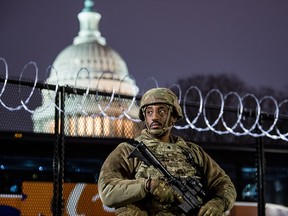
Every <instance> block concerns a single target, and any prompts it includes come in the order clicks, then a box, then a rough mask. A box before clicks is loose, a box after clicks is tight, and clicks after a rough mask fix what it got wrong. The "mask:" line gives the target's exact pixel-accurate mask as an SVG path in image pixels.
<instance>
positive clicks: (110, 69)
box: [32, 0, 141, 138]
mask: <svg viewBox="0 0 288 216" xmlns="http://www.w3.org/2000/svg"><path fill="white" fill-rule="evenodd" d="M93 6H94V3H93V1H91V0H85V1H84V9H83V10H82V11H81V12H80V13H79V14H78V19H79V23H80V31H79V33H78V36H77V37H75V38H74V40H73V44H71V45H69V46H68V47H66V48H65V49H63V50H62V51H61V52H60V53H59V54H58V55H57V57H56V58H55V61H54V62H53V65H52V67H51V68H50V75H49V77H48V79H47V83H48V84H53V85H55V87H56V88H58V89H59V87H60V86H63V87H65V91H66V92H65V94H64V95H65V96H64V97H65V98H64V100H63V101H64V103H65V104H64V106H63V107H64V108H63V109H65V110H64V111H63V110H61V109H62V108H60V106H61V100H60V105H57V103H55V101H56V98H57V96H56V94H55V91H51V90H42V95H43V102H42V106H40V107H38V108H37V109H36V111H35V112H34V113H33V116H32V119H33V122H34V131H35V132H44V133H45V132H49V133H54V132H55V130H56V129H55V128H56V123H55V122H57V121H55V120H56V118H57V116H56V115H55V108H56V109H57V110H58V111H59V113H58V114H59V115H60V114H61V113H64V115H65V118H64V125H65V126H64V128H65V135H68V136H89V137H110V138H113V137H115V138H132V137H134V136H135V135H136V134H137V133H139V130H140V129H141V126H139V121H138V120H139V119H138V110H139V107H138V105H137V104H136V102H135V96H136V95H137V94H138V91H139V90H138V87H137V86H136V84H135V80H134V79H132V78H131V77H130V75H129V72H128V69H127V65H126V63H125V61H124V60H123V59H122V57H121V56H120V55H119V53H117V52H116V51H115V50H113V49H112V48H111V47H109V46H108V45H107V43H106V40H105V38H104V37H102V36H101V33H100V31H99V29H98V27H99V21H100V18H101V15H100V14H99V13H97V12H96V11H94V10H93ZM69 87H70V92H69V90H68V89H69ZM71 88H72V89H73V90H74V89H84V91H86V93H84V94H83V93H82V94H78V92H74V91H72V92H71ZM93 92H94V93H93ZM95 92H96V93H95ZM99 92H100V93H99ZM98 93H99V94H98ZM101 93H102V95H101ZM103 93H104V94H103ZM107 95H108V96H107ZM116 95H117V96H116ZM119 95H124V96H125V97H123V98H121V96H119ZM132 96H133V99H132ZM129 97H130V99H129ZM54 100H55V101H54ZM62 111H63V112H62ZM132 120H133V121H132Z"/></svg>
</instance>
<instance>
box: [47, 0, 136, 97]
mask: <svg viewBox="0 0 288 216" xmlns="http://www.w3.org/2000/svg"><path fill="white" fill-rule="evenodd" d="M92 6H93V2H91V1H85V7H84V9H83V10H82V12H81V13H79V14H78V19H79V22H80V31H79V34H78V36H77V37H76V38H74V41H73V44H72V45H70V46H68V47H66V48H65V49H64V50H63V51H62V52H60V53H59V55H58V56H57V57H56V59H55V61H54V63H53V69H52V70H51V74H50V77H49V78H48V82H49V83H58V84H59V85H72V86H75V85H77V87H83V86H84V87H85V88H87V84H88V83H90V84H89V85H90V86H89V87H90V88H94V89H97V90H100V91H108V92H112V91H113V89H114V90H115V91H117V93H122V94H128V95H131V94H132V95H134V94H137V93H138V88H137V86H136V85H135V81H134V80H133V79H131V77H130V76H129V72H128V69H127V65H126V63H125V61H124V60H123V59H122V57H121V56H120V55H119V54H118V53H117V52H116V51H115V50H113V49H112V48H111V47H109V46H108V45H107V44H106V40H105V38H103V37H102V36H101V33H100V31H99V30H98V26H99V21H100V18H101V15H100V14H99V13H97V12H95V11H93V9H92ZM88 81H90V82H88Z"/></svg>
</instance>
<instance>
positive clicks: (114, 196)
mask: <svg viewBox="0 0 288 216" xmlns="http://www.w3.org/2000/svg"><path fill="white" fill-rule="evenodd" d="M171 138H173V143H163V142H159V140H157V139H155V138H154V137H153V136H151V135H150V134H149V133H148V132H147V131H146V130H143V131H142V132H141V135H140V136H138V137H136V138H135V140H138V141H142V142H144V143H145V145H146V146H147V147H148V148H149V149H150V150H151V151H152V152H153V153H154V154H155V156H156V157H157V158H158V160H160V161H161V163H162V164H163V165H164V166H165V167H166V168H167V169H168V171H169V172H170V173H171V174H172V175H173V176H175V177H179V178H186V177H188V176H194V175H196V168H195V167H193V166H191V163H190V162H189V161H188V160H187V157H186V156H185V155H183V149H187V150H188V151H189V152H190V153H191V155H192V157H193V160H194V162H195V163H196V164H197V165H198V166H199V168H200V169H201V173H202V174H203V175H202V177H201V178H204V179H203V181H204V182H205V183H206V185H207V189H208V191H209V194H210V195H211V199H213V197H214V198H216V197H217V198H221V199H222V200H223V202H224V203H225V210H230V209H231V208H232V207H233V205H234V202H235V199H236V190H235V187H234V185H233V183H232V182H231V180H230V178H229V176H228V175H227V174H225V172H224V171H223V169H221V168H220V167H219V165H218V164H217V163H216V162H215V161H214V160H213V159H212V158H211V157H210V156H209V155H208V154H207V153H206V152H205V151H204V150H203V149H202V148H201V147H200V146H198V145H196V144H194V143H191V142H185V141H184V140H183V139H182V138H180V137H174V136H173V137H171ZM133 148H134V147H133V146H132V145H130V144H129V143H120V144H119V145H118V146H117V147H116V148H115V150H113V151H112V152H111V153H110V155H109V156H108V157H107V158H106V160H105V162H104V163H103V166H102V168H101V171H100V175H99V179H98V190H99V195H100V198H101V200H102V202H103V204H104V205H106V206H108V207H113V208H115V209H116V215H119V216H120V215H121V216H123V215H135V216H137V215H139V216H148V215H149V216H150V215H157V216H158V215H165V216H168V215H171V216H172V215H174V216H175V215H183V213H182V212H181V210H180V209H179V208H178V207H177V205H174V206H173V203H172V204H169V205H163V204H161V203H158V202H157V201H155V200H154V199H153V197H151V195H150V193H149V192H148V191H147V190H146V188H145V183H146V180H147V179H148V178H152V179H157V178H158V179H161V178H163V176H162V174H161V173H159V172H158V170H156V169H155V168H154V167H148V166H147V165H145V164H144V163H143V162H141V161H140V160H139V159H138V158H133V159H132V158H130V159H128V155H129V154H130V153H131V151H132V149H133Z"/></svg>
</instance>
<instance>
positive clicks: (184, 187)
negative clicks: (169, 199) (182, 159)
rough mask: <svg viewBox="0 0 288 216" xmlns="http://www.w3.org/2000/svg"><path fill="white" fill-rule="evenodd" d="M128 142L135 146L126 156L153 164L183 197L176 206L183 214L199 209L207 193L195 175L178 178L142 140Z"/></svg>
mask: <svg viewBox="0 0 288 216" xmlns="http://www.w3.org/2000/svg"><path fill="white" fill-rule="evenodd" d="M130 144H132V145H133V146H134V147H135V148H134V149H133V151H132V152H131V153H130V155H129V156H128V158H134V157H137V158H139V159H140V160H141V161H143V162H144V163H145V164H147V165H148V166H151V165H153V166H154V167H155V168H156V169H158V170H159V171H160V172H161V173H162V174H163V175H164V177H165V179H166V181H167V183H168V184H169V185H170V186H171V187H172V188H173V189H174V190H175V191H176V192H177V193H178V194H179V195H180V196H181V197H182V198H183V200H184V201H183V203H181V204H179V205H178V207H179V208H180V209H181V210H183V212H185V214H188V213H190V212H193V211H197V210H199V209H200V207H201V206H202V204H203V202H202V200H204V199H205V198H206V197H207V193H206V191H205V190H204V187H203V185H202V184H201V183H200V181H199V179H197V178H195V177H188V178H186V179H178V178H176V177H174V176H173V175H171V174H170V172H169V171H168V170H167V169H166V168H165V167H164V166H163V165H162V164H161V162H160V161H159V160H158V159H157V158H156V157H155V156H154V155H153V153H152V152H151V151H150V150H149V149H148V147H147V146H146V145H145V144H144V143H143V142H137V143H135V142H134V143H130ZM197 198H200V199H197Z"/></svg>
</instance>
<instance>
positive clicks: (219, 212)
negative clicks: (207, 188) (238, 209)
mask: <svg viewBox="0 0 288 216" xmlns="http://www.w3.org/2000/svg"><path fill="white" fill-rule="evenodd" d="M223 215H224V202H223V201H222V200H221V199H220V198H215V199H212V200H210V201H208V202H207V203H206V204H205V205H204V206H202V207H201V208H200V210H199V213H198V216H223Z"/></svg>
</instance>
